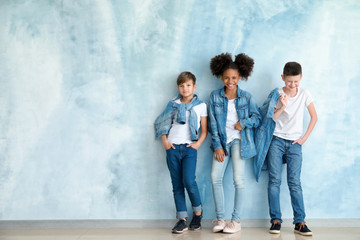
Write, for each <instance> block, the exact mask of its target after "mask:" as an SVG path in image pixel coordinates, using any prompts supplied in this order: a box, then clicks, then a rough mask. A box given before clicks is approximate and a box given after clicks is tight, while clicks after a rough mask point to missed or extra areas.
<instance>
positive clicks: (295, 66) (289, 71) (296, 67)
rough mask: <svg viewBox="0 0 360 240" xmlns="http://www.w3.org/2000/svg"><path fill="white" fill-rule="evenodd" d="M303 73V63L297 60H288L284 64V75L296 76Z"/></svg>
mask: <svg viewBox="0 0 360 240" xmlns="http://www.w3.org/2000/svg"><path fill="white" fill-rule="evenodd" d="M299 74H302V69H301V65H300V64H299V63H297V62H288V63H286V64H285V66H284V70H283V75H284V76H296V75H299Z"/></svg>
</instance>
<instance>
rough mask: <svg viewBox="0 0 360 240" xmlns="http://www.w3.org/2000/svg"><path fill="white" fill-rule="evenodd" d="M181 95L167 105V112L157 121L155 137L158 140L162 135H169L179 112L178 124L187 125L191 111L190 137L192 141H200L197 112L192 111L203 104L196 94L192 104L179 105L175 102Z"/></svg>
mask: <svg viewBox="0 0 360 240" xmlns="http://www.w3.org/2000/svg"><path fill="white" fill-rule="evenodd" d="M180 98H181V95H178V96H177V97H175V98H174V99H172V100H171V101H169V103H168V104H167V106H166V108H165V110H164V111H163V112H162V113H161V114H160V115H159V116H158V117H157V118H156V120H155V137H156V138H158V137H160V136H161V135H164V134H168V133H169V131H170V128H171V126H172V120H173V117H174V114H175V111H177V116H176V122H178V123H180V124H185V122H186V111H190V116H189V126H190V135H191V140H192V141H197V140H198V139H199V131H198V130H199V126H198V119H197V115H196V112H195V111H194V110H193V109H192V108H193V107H195V106H196V105H199V104H201V103H203V102H202V101H201V100H200V99H199V98H198V97H197V95H195V94H194V97H193V99H192V100H191V102H190V103H188V104H185V103H181V104H178V103H176V102H175V100H177V99H180Z"/></svg>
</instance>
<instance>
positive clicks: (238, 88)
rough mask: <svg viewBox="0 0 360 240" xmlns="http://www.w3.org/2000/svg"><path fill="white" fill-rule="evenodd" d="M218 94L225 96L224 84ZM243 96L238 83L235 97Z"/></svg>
mask: <svg viewBox="0 0 360 240" xmlns="http://www.w3.org/2000/svg"><path fill="white" fill-rule="evenodd" d="M220 96H222V97H224V98H225V97H226V96H225V86H224V87H223V88H222V89H221V91H220ZM242 96H243V90H241V89H240V87H239V85H238V86H237V98H240V97H242Z"/></svg>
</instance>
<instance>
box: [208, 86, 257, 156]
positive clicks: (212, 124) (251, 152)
mask: <svg viewBox="0 0 360 240" xmlns="http://www.w3.org/2000/svg"><path fill="white" fill-rule="evenodd" d="M224 89H225V87H224V88H221V89H218V90H215V91H213V92H212V93H211V94H210V103H209V113H208V114H209V116H208V121H209V123H208V130H209V132H210V133H211V135H212V143H211V149H212V150H213V151H215V150H217V149H220V148H222V149H223V150H224V152H225V155H227V156H228V155H229V153H228V152H227V151H226V118H227V110H228V98H227V97H226V96H225V91H224ZM235 108H236V111H237V114H238V117H239V121H240V125H241V127H242V128H243V130H241V132H240V134H241V150H240V154H241V157H242V158H245V159H246V158H251V157H253V156H255V155H256V147H255V143H254V128H256V127H258V126H259V125H260V121H261V116H260V113H259V111H258V107H257V105H256V102H255V100H254V98H253V97H252V96H251V94H250V93H248V92H246V91H244V90H241V89H240V88H239V87H238V88H237V98H235Z"/></svg>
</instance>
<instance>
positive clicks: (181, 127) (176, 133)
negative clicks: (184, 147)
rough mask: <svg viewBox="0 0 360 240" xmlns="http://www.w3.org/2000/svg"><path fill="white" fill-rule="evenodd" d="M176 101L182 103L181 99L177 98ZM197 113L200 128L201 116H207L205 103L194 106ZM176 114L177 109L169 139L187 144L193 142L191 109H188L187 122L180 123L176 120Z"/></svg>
mask: <svg viewBox="0 0 360 240" xmlns="http://www.w3.org/2000/svg"><path fill="white" fill-rule="evenodd" d="M175 102H176V103H179V104H180V103H181V101H180V99H177V100H175ZM192 109H193V110H194V111H195V113H196V115H197V120H198V127H199V128H200V118H201V117H207V109H206V104H205V103H200V104H199V105H196V106H194V107H193V108H192ZM176 114H177V111H175V114H174V118H173V123H172V125H171V128H170V131H169V135H168V140H169V142H171V143H172V144H186V143H193V141H191V133H190V125H189V116H190V111H186V123H185V124H180V123H177V122H176Z"/></svg>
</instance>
